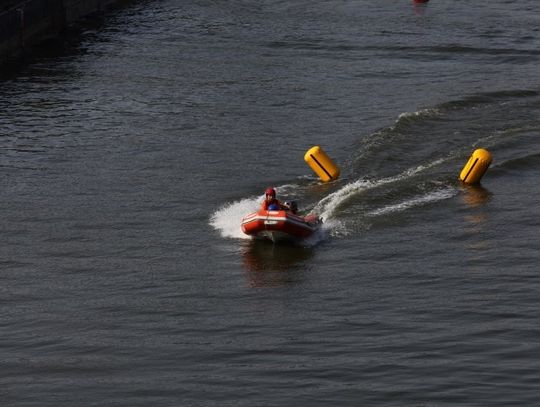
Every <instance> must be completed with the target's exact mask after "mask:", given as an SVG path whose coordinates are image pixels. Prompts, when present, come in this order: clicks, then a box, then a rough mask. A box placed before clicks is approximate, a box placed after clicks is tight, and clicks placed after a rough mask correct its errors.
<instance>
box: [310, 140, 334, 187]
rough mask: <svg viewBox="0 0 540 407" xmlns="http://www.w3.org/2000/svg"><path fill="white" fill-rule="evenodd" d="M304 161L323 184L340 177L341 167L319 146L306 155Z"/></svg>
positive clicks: (312, 148)
mask: <svg viewBox="0 0 540 407" xmlns="http://www.w3.org/2000/svg"><path fill="white" fill-rule="evenodd" d="M304 161H305V162H306V163H307V164H308V165H309V166H310V167H311V169H312V170H313V171H315V174H317V175H318V176H319V178H320V179H321V181H323V182H328V181H332V180H336V179H337V178H338V177H339V167H338V166H337V165H336V164H334V162H333V161H332V160H331V159H330V157H328V156H327V155H326V153H325V152H324V151H323V150H322V148H321V147H319V146H314V147H311V148H310V149H309V150H308V151H307V152H306V154H305V155H304Z"/></svg>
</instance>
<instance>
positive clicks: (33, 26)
mask: <svg viewBox="0 0 540 407" xmlns="http://www.w3.org/2000/svg"><path fill="white" fill-rule="evenodd" d="M125 2H126V0H20V1H17V2H14V1H13V0H0V65H3V64H4V63H5V62H7V61H9V60H10V59H13V58H16V57H17V56H19V55H20V54H21V53H22V52H23V51H24V49H25V48H27V47H29V46H31V45H35V44H38V43H40V42H41V41H44V40H46V39H49V38H51V37H54V36H56V35H58V34H59V33H60V32H61V31H62V30H63V29H64V28H66V27H67V26H68V25H70V24H73V23H74V22H76V21H77V20H79V19H81V18H84V17H86V16H88V15H90V14H93V13H98V12H102V11H104V10H106V9H107V8H110V7H112V6H113V5H115V4H119V3H125Z"/></svg>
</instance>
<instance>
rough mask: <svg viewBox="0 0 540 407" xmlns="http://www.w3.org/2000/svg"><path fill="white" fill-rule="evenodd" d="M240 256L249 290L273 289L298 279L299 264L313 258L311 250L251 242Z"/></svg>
mask: <svg viewBox="0 0 540 407" xmlns="http://www.w3.org/2000/svg"><path fill="white" fill-rule="evenodd" d="M242 256H243V259H244V265H245V266H246V278H247V280H248V284H249V286H250V287H276V286H282V285H285V284H290V283H293V282H296V281H298V280H299V278H301V274H302V272H303V271H304V269H303V267H302V264H303V263H304V262H305V261H306V260H308V259H310V258H311V257H312V256H313V249H311V248H306V247H299V246H292V245H277V244H273V243H271V242H267V241H258V240H250V241H249V242H247V243H246V245H245V247H244V248H243V250H242Z"/></svg>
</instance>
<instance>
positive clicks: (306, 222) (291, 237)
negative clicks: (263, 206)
mask: <svg viewBox="0 0 540 407" xmlns="http://www.w3.org/2000/svg"><path fill="white" fill-rule="evenodd" d="M320 224H321V221H320V219H319V218H318V217H316V216H315V215H308V216H306V217H302V216H298V215H294V214H292V213H290V212H288V211H266V210H260V211H258V212H253V213H250V214H249V215H247V216H245V217H244V218H243V219H242V231H243V232H244V233H245V234H246V235H249V236H252V237H254V238H256V239H265V240H271V241H272V242H282V241H299V240H303V239H306V238H308V237H309V236H311V235H312V234H313V233H314V232H315V231H316V230H317V229H318V228H319V227H320Z"/></svg>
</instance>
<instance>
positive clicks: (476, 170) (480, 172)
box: [459, 148, 492, 184]
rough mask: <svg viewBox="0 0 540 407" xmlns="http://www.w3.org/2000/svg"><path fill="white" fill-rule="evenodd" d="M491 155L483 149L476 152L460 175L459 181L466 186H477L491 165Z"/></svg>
mask: <svg viewBox="0 0 540 407" xmlns="http://www.w3.org/2000/svg"><path fill="white" fill-rule="evenodd" d="M491 161H492V158H491V153H490V152H489V151H487V150H484V149H483V148H479V149H478V150H475V151H474V152H473V153H472V155H471V158H469V161H468V162H467V164H465V167H463V169H462V170H461V174H459V179H460V180H461V181H463V182H464V183H466V184H477V183H479V182H480V179H482V177H483V176H484V174H485V173H486V171H487V169H488V167H489V165H490V164H491Z"/></svg>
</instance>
